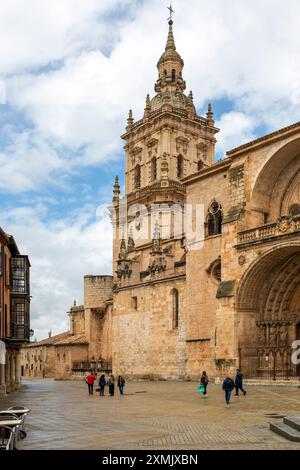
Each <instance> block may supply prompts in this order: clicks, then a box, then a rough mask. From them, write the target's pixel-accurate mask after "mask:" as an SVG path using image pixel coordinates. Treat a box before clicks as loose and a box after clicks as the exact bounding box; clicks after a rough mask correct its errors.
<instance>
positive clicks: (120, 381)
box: [118, 375, 125, 395]
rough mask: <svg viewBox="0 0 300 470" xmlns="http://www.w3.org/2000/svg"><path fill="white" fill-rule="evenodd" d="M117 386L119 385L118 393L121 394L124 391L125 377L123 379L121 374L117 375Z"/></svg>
mask: <svg viewBox="0 0 300 470" xmlns="http://www.w3.org/2000/svg"><path fill="white" fill-rule="evenodd" d="M118 387H119V392H120V395H123V391H124V387H125V379H124V377H122V375H119V378H118Z"/></svg>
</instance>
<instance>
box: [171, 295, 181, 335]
mask: <svg viewBox="0 0 300 470" xmlns="http://www.w3.org/2000/svg"><path fill="white" fill-rule="evenodd" d="M171 295H172V327H173V330H176V329H177V328H178V326H179V292H178V290H177V289H173V290H172V293H171Z"/></svg>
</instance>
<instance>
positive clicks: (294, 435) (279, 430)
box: [270, 423, 300, 442]
mask: <svg viewBox="0 0 300 470" xmlns="http://www.w3.org/2000/svg"><path fill="white" fill-rule="evenodd" d="M270 429H271V431H273V432H275V433H276V434H278V435H279V436H281V437H284V438H285V439H287V440H289V441H293V442H300V432H299V431H296V429H294V428H291V427H290V426H288V425H287V424H284V423H280V424H277V423H270Z"/></svg>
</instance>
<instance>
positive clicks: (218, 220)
mask: <svg viewBox="0 0 300 470" xmlns="http://www.w3.org/2000/svg"><path fill="white" fill-rule="evenodd" d="M222 221H223V211H222V206H221V204H220V203H219V202H218V201H213V202H212V203H211V205H210V207H209V210H208V216H207V222H206V228H207V236H208V237H212V236H213V235H220V234H221V233H222Z"/></svg>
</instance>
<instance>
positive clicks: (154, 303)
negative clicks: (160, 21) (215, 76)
mask: <svg viewBox="0 0 300 470" xmlns="http://www.w3.org/2000/svg"><path fill="white" fill-rule="evenodd" d="M183 67H184V62H183V59H182V58H181V56H180V54H179V53H178V52H177V50H176V46H175V41H174V35H173V22H172V20H170V21H169V32H168V38H167V44H166V47H165V51H164V53H163V54H162V56H161V57H160V59H159V61H158V64H157V68H158V79H157V82H156V84H155V96H154V97H153V98H152V99H151V98H150V97H149V95H148V96H147V99H146V106H145V112H144V115H143V117H142V119H141V120H139V121H136V122H134V119H133V116H132V112H131V111H130V113H129V117H128V123H127V127H126V132H125V134H124V135H123V136H122V138H123V139H124V141H125V151H126V157H125V158H126V170H125V171H126V175H125V178H126V184H125V198H124V199H123V200H120V199H119V193H120V189H119V185H118V181H117V180H116V183H115V186H114V198H113V209H114V210H113V220H114V248H113V259H114V269H113V271H114V283H113V285H114V288H113V310H112V331H111V334H112V364H113V370H114V371H116V372H122V373H123V374H125V375H128V376H134V377H148V378H164V379H171V378H173V379H189V378H196V377H198V376H199V373H200V371H202V370H206V371H207V372H208V373H209V374H210V375H211V376H215V377H216V376H222V375H224V373H228V372H230V371H233V370H235V368H236V367H241V368H242V369H243V371H244V372H245V374H246V375H247V376H249V377H250V376H251V377H269V376H270V374H273V373H276V375H277V376H285V375H288V376H299V375H300V370H299V366H297V365H294V364H293V363H292V361H291V357H292V344H293V342H294V341H295V340H297V339H298V340H299V339H300V237H299V235H300V124H294V125H291V126H289V127H287V128H285V129H281V130H279V131H277V132H274V133H272V134H270V135H266V136H264V137H262V138H259V139H257V140H255V141H253V142H249V143H248V144H245V145H242V146H241V147H238V148H235V149H233V150H230V151H228V152H227V154H226V158H224V159H223V160H221V161H218V162H216V161H215V145H216V135H217V133H218V129H217V128H216V127H215V123H214V115H213V112H212V107H211V105H209V106H208V110H207V114H206V116H205V117H201V116H198V115H197V112H196V109H195V106H194V103H193V94H192V92H190V93H189V94H187V93H185V89H186V83H185V80H184V76H183ZM124 204H125V210H123V208H122V207H123V205H124ZM197 207H200V208H202V216H201V217H197ZM180 208H181V209H182V212H181V211H180ZM188 211H189V214H188V215H189V217H187V218H188V219H189V221H190V225H192V226H193V227H192V229H193V231H196V232H197V234H198V235H197V239H195V240H194V241H193V240H192V239H191V237H189V238H188V237H187V233H186V227H184V229H183V230H180V228H181V226H182V218H183V217H185V216H186V212H188ZM190 219H192V220H190ZM176 220H177V222H176ZM124 221H125V222H124ZM198 224H201V226H200V227H197V225H198ZM139 232H143V233H141V235H139Z"/></svg>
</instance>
